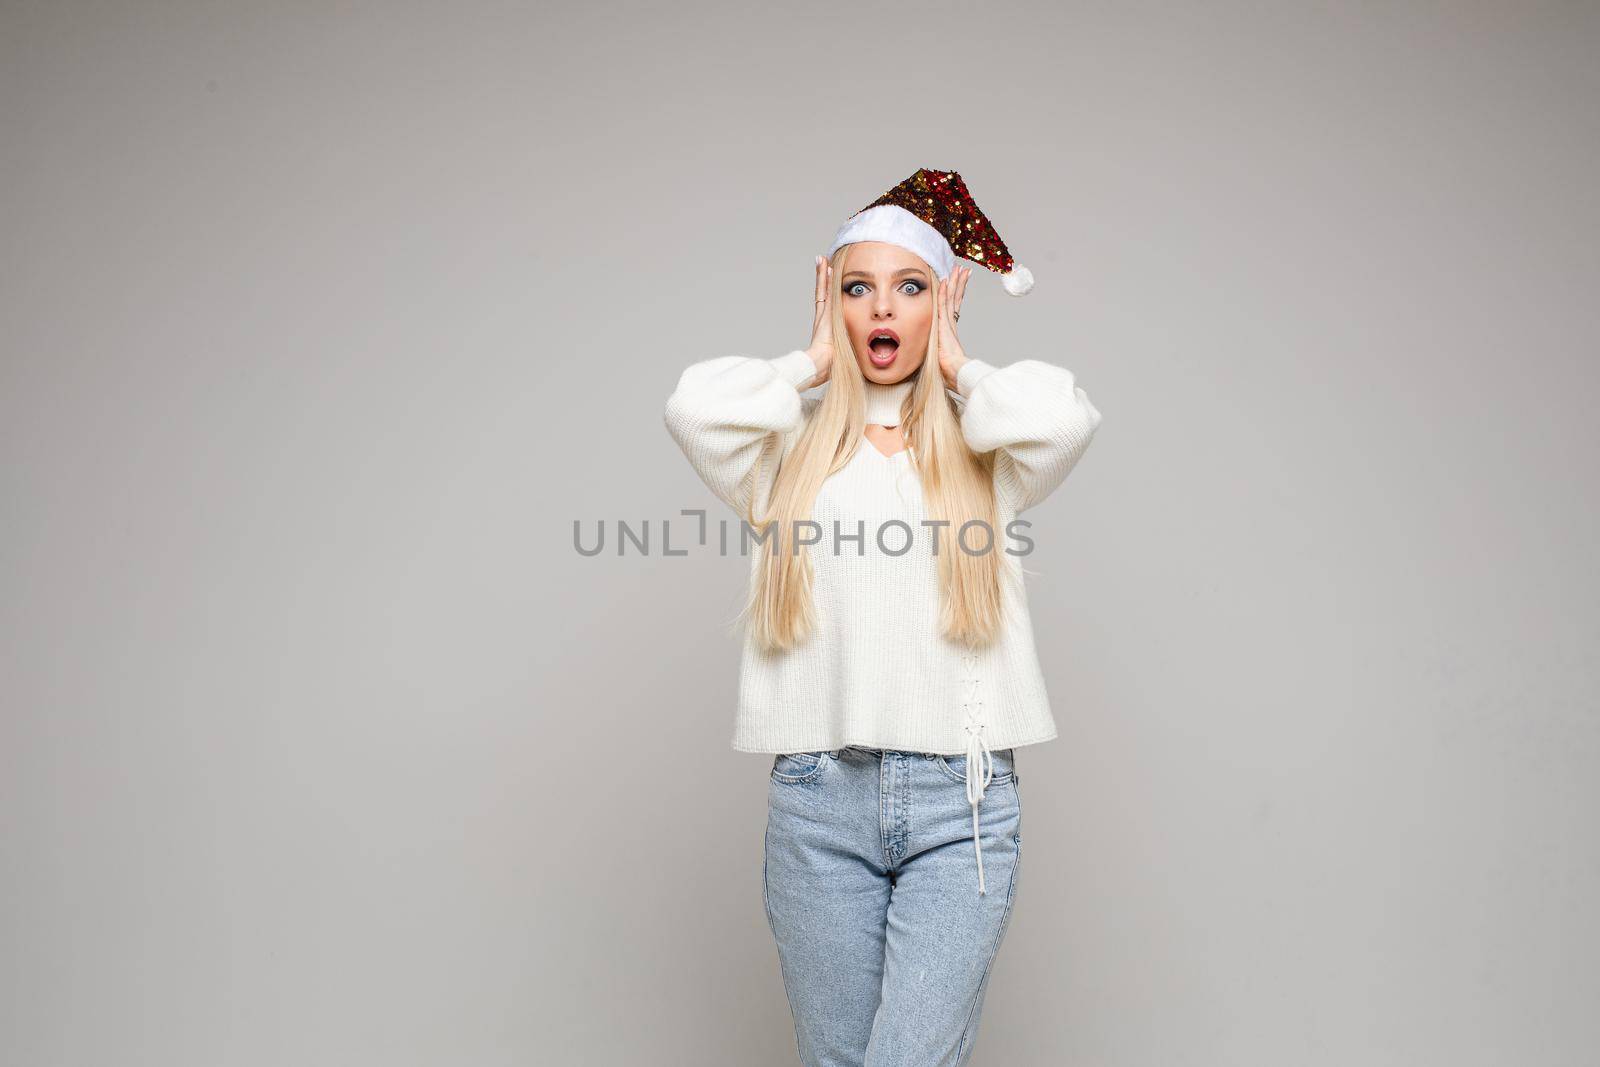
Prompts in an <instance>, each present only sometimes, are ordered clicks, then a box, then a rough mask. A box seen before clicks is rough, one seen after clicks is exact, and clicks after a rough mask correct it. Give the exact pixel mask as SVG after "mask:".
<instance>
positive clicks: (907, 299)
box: [839, 241, 936, 385]
mask: <svg viewBox="0 0 1600 1067" xmlns="http://www.w3.org/2000/svg"><path fill="white" fill-rule="evenodd" d="M843 266H844V273H843V275H842V276H841V277H840V279H839V291H840V293H839V302H840V307H841V310H842V311H843V312H844V324H845V328H846V330H847V331H848V332H849V334H850V345H851V347H852V348H854V349H855V356H856V364H857V365H858V366H859V367H860V368H861V375H862V377H864V378H866V379H867V380H868V381H873V382H878V383H880V384H883V385H893V384H894V383H895V382H898V381H901V380H903V379H904V378H906V377H907V376H908V375H910V374H912V373H914V372H915V371H916V369H917V368H918V367H920V366H922V361H923V360H924V359H926V358H927V355H928V331H929V330H930V329H931V328H932V326H933V285H934V284H935V281H936V279H935V278H934V275H933V271H932V270H930V269H929V268H928V265H927V264H926V263H924V262H923V261H922V257H920V256H918V255H917V254H916V253H914V252H908V251H906V250H905V249H904V248H901V247H900V246H899V245H891V244H884V243H883V242H881V241H862V242H859V243H857V244H853V245H849V246H847V252H846V255H845V259H844V262H843ZM884 335H888V337H889V340H881V341H878V342H877V343H876V344H874V339H875V338H878V337H880V336H884Z"/></svg>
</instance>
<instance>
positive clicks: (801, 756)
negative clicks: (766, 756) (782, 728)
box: [772, 752, 829, 783]
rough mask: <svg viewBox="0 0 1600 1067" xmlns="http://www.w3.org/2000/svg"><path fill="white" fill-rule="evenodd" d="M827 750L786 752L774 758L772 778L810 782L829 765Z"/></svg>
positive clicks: (788, 781)
mask: <svg viewBox="0 0 1600 1067" xmlns="http://www.w3.org/2000/svg"><path fill="white" fill-rule="evenodd" d="M828 762H829V760H828V754H827V753H826V752H785V753H782V754H781V755H778V756H776V757H774V758H773V761H772V780H773V781H775V782H784V783H794V782H809V781H811V780H812V779H814V778H816V777H817V775H819V774H821V773H822V768H824V767H826V766H827V765H828Z"/></svg>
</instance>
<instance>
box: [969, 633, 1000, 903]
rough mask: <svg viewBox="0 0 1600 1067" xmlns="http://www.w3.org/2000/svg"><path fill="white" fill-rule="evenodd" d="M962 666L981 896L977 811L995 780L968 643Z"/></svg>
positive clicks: (972, 653)
mask: <svg viewBox="0 0 1600 1067" xmlns="http://www.w3.org/2000/svg"><path fill="white" fill-rule="evenodd" d="M961 666H962V669H963V670H964V671H965V672H966V677H965V679H964V681H965V683H966V686H967V697H966V699H965V700H963V701H962V706H963V708H964V709H965V710H966V715H967V722H966V730H967V803H969V804H971V805H972V850H973V852H975V853H977V856H978V893H979V895H982V894H984V893H987V892H988V890H987V889H985V888H984V884H983V838H982V836H981V831H980V830H979V829H978V808H979V806H980V805H982V803H983V794H984V792H985V790H987V789H988V788H989V783H990V782H991V781H993V780H994V753H993V752H992V751H990V749H989V742H988V740H987V739H986V738H985V737H984V736H983V728H984V726H986V725H987V724H986V723H985V722H984V721H983V701H981V700H979V699H978V653H977V651H976V650H975V649H974V648H973V647H972V645H971V643H968V645H967V651H966V652H965V653H964V654H963V655H962V657H961Z"/></svg>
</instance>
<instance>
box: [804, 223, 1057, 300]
mask: <svg viewBox="0 0 1600 1067" xmlns="http://www.w3.org/2000/svg"><path fill="white" fill-rule="evenodd" d="M862 241H882V242H883V243H884V244H890V245H898V246H899V247H901V248H904V249H906V250H907V251H910V252H915V253H916V254H917V255H919V256H921V257H922V258H923V259H924V260H925V261H926V262H927V264H928V266H930V267H932V268H933V272H934V273H935V274H937V275H938V276H939V277H940V278H946V277H949V275H950V271H951V270H953V269H954V268H955V265H956V254H955V252H953V251H951V249H950V242H949V241H947V240H945V238H944V234H942V233H940V232H939V231H938V230H936V229H934V228H933V227H932V226H929V225H928V224H927V223H926V222H923V221H922V220H921V219H919V218H917V217H916V216H915V215H913V214H912V213H911V212H909V211H907V210H906V209H905V208H903V207H901V206H900V205H899V204H879V205H878V206H877V207H869V208H867V209H866V210H865V211H859V212H857V213H856V214H854V215H852V216H850V218H849V219H847V220H845V224H844V225H843V226H841V227H839V232H838V233H836V234H834V236H833V244H831V245H829V246H828V251H827V253H826V254H827V255H828V256H830V257H831V256H832V255H833V254H834V253H835V252H837V251H838V250H839V249H840V248H842V247H844V246H845V245H853V244H859V243H860V242H862ZM1029 277H1030V279H1031V277H1032V276H1031V275H1030V276H1029ZM1030 284H1031V282H1030Z"/></svg>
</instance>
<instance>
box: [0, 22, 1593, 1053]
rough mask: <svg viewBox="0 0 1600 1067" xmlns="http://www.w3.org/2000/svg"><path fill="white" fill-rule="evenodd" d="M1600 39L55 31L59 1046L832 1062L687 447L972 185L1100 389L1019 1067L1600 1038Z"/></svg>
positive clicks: (984, 338) (40, 884) (20, 95)
mask: <svg viewBox="0 0 1600 1067" xmlns="http://www.w3.org/2000/svg"><path fill="white" fill-rule="evenodd" d="M1597 29H1600V19H1597V9H1596V8H1595V6H1594V5H1586V4H1532V3H1499V4H1437V3H1428V4H1418V3H1410V4H1406V3H1401V4H1386V5H1357V4H1293V3H1288V4H1207V5H1197V4H1187V3H1172V4H1166V5H1150V4H1131V5H1130V4H1118V5H1104V4H1065V5H1063V4H1054V3H1052V4H1043V3H1041V4H1036V5H1005V4H984V5H976V4H944V3H932V4H920V5H915V6H899V5H896V6H889V5H884V6H881V7H880V6H863V5H839V6H833V5H828V4H823V5H820V6H819V5H809V6H790V7H788V8H784V9H782V10H765V9H762V8H759V7H754V6H749V5H728V6H725V7H703V8H685V7H683V6H681V5H680V6H678V7H668V6H643V5H634V6H628V7H611V6H605V7H585V8H581V9H580V8H579V7H577V6H576V5H574V6H571V7H569V8H567V9H565V10H563V9H561V8H559V7H555V6H551V5H518V4H509V3H507V4H501V5H470V4H469V5H461V4H443V3H438V4H432V5H421V4H398V5H394V4H391V5H377V4H342V5H315V4H272V5H265V4H257V5H245V4H227V3H223V4H217V3H211V4H199V3H190V4H177V3H146V4H98V5H88V4H73V3H66V4H63V3H51V4H7V5H6V6H5V8H4V13H3V15H0V122H3V127H0V144H3V145H4V153H3V158H4V163H3V181H0V198H3V199H0V226H3V229H4V233H3V240H0V271H3V281H4V285H3V304H0V316H3V325H4V334H3V336H4V342H3V343H4V358H3V363H0V435H3V436H0V439H3V442H4V448H3V468H0V472H3V479H4V481H3V490H4V495H3V501H4V523H3V527H0V573H3V577H4V599H3V608H0V611H3V616H0V618H3V631H0V687H3V689H0V699H3V709H4V711H3V719H0V830H3V835H4V838H3V849H0V894H3V905H4V907H3V912H0V914H3V919H0V923H3V927H0V946H3V948H0V1061H3V1062H5V1063H7V1064H17V1065H23V1067H33V1065H58V1064H59V1065H68V1064H71V1065H82V1064H115V1065H118V1067H134V1065H145V1064H149V1065H160V1067H176V1065H188V1064H194V1065H207V1067H209V1065H279V1064H282V1065H290V1064H292V1065H296V1067H300V1065H321V1064H328V1065H356V1064H361V1065H366V1064H372V1065H383V1067H398V1065H403V1064H419V1065H422V1064H426V1065H447V1064H448V1065H452V1067H454V1065H464V1064H471V1065H511V1064H555V1063H562V1064H569V1063H570V1064H605V1065H611V1064H616V1065H638V1064H643V1065H658V1064H663V1065H678V1064H683V1065H697V1067H699V1065H708V1064H717V1065H724V1064H725V1065H741V1067H742V1065H750V1064H786V1063H793V1062H795V1057H794V1048H793V1044H794V1035H793V1031H792V1027H791V1022H790V1019H789V1014H788V1005H787V1002H786V999H785V995H784V990H783V987H782V983H781V979H780V977H779V973H778V969H777V959H776V955H775V951H774V948H773V946H772V943H771V939H770V935H769V932H768V929H767V926H766V919H765V916H764V912H763V906H762V897H761V842H762V834H763V829H764V824H765V817H766V812H765V801H766V792H767V773H768V770H769V767H770V761H769V760H768V759H766V758H764V757H760V756H751V755H748V754H741V753H736V752H734V751H732V749H731V748H730V746H729V739H730V735H731V730H732V715H733V702H734V698H735V693H736V688H735V687H736V668H737V652H738V649H737V645H736V644H735V643H734V641H733V640H732V638H731V637H729V636H728V635H727V634H726V633H725V631H724V630H723V629H722V624H723V623H724V622H725V621H726V620H727V619H728V618H729V617H730V615H731V614H732V612H733V611H735V610H736V608H737V603H738V597H739V595H740V593H741V591H742V589H743V585H744V580H745V573H746V571H745V568H746V564H745V561H744V560H742V559H736V558H723V557H719V556H717V555H716V554H714V553H709V552H693V553H691V554H690V555H688V556H684V557H671V558H668V557H664V556H663V555H661V553H660V551H659V549H660V547H661V545H660V540H659V538H660V529H659V524H660V522H661V520H662V519H664V518H668V517H671V516H674V515H676V514H677V513H678V511H679V510H680V509H683V508H698V507H708V506H710V507H713V508H715V507H716V506H717V505H716V502H715V500H713V499H712V498H711V496H710V495H709V493H708V492H707V491H706V490H705V489H704V487H703V486H702V485H701V484H700V483H699V481H698V480H697V479H696V478H695V476H694V474H693V472H692V471H691V470H690V468H689V467H688V465H687V463H686V462H685V461H684V459H683V457H682V456H681V455H680V454H679V453H678V451H677V450H676V448H675V446H674V445H673V444H672V441H671V440H670V438H669V437H668V436H667V434H666V431H665V429H664V427H663V425H662V421H661V412H662V406H663V403H664V401H665V400H666V397H667V394H668V393H669V392H670V391H671V389H672V387H673V384H674V383H675V381H676V379H677V375H678V373H679V371H680V370H681V369H682V368H683V367H684V366H685V365H687V364H688V363H689V362H691V361H693V360H698V359H704V358H708V357H711V356H715V355H721V354H729V353H743V354H749V355H757V356H775V355H780V354H782V353H783V352H785V351H788V350H790V349H792V348H795V347H800V346H802V345H803V344H804V343H805V341H806V338H807V336H808V335H807V330H808V328H809V324H810V312H811V292H810V289H811V273H810V272H811V266H810V264H811V257H812V256H813V255H814V254H816V253H817V252H819V251H820V250H821V249H822V247H823V246H824V244H825V242H826V240H827V238H828V237H829V236H831V234H832V233H833V230H834V228H835V227H836V226H837V225H838V224H839V223H840V222H841V221H842V220H843V218H844V217H845V216H846V215H847V214H849V213H850V212H852V211H854V210H856V209H857V208H859V207H860V206H861V205H862V204H864V203H866V202H867V201H868V200H870V199H871V198H872V197H874V196H876V195H877V194H878V193H879V192H881V191H882V190H883V189H885V188H887V187H888V186H889V185H891V184H893V183H894V182H897V181H899V180H900V179H901V178H903V177H904V176H905V175H907V174H908V173H910V172H911V171H912V170H913V169H915V168H916V167H918V166H928V167H936V168H945V169H955V170H959V171H961V172H962V174H963V175H964V176H965V177H966V178H967V180H968V182H969V183H970V184H971V186H972V189H973V191H974V193H975V195H976V196H977V198H978V199H979V202H980V203H982V205H983V206H984V208H985V210H986V211H987V212H988V213H989V214H990V215H991V216H992V217H993V219H994V220H995V222H996V224H997V225H998V226H999V228H1000V230H1001V233H1002V234H1003V235H1004V236H1005V238H1006V239H1007V240H1008V241H1009V242H1010V244H1011V247H1012V249H1013V251H1014V252H1015V253H1016V254H1017V255H1018V257H1019V258H1020V259H1021V260H1022V262H1024V263H1026V264H1028V265H1029V266H1030V267H1031V268H1033V270H1034V272H1035V274H1036V275H1037V278H1038V284H1037V287H1036V289H1035V290H1034V292H1033V293H1032V294H1031V295H1030V296H1028V297H1027V298H1025V299H1022V300H1016V299H1013V298H1010V297H1008V296H1006V295H1005V294H1004V293H1003V292H1002V291H1001V290H1000V288H999V286H998V284H996V279H995V278H994V277H993V276H992V275H987V274H985V273H983V272H979V273H978V274H977V275H975V276H974V278H973V280H972V283H971V285H970V286H969V290H968V296H967V310H966V311H965V314H964V315H963V323H962V337H963V341H964V343H965V345H966V347H967V350H968V352H969V353H971V354H973V355H976V356H980V357H982V358H984V359H987V360H990V361H993V362H996V363H1002V364H1004V363H1009V362H1011V361H1013V360H1016V359H1022V358H1030V357H1031V358H1040V359H1046V360H1051V361H1054V362H1057V363H1060V364H1062V365H1065V366H1068V367H1070V368H1071V369H1072V370H1073V371H1075V372H1076V373H1077V374H1078V376H1079V381H1080V384H1082V385H1083V386H1084V387H1085V388H1086V389H1087V390H1088V391H1089V393H1090V395H1091V396H1092V397H1093V399H1094V401H1095V402H1096V404H1097V405H1098V406H1099V407H1100V409H1101V411H1102V412H1103V414H1104V417H1105V422H1104V425H1103V427H1102V430H1101V433H1100V435H1099V436H1098V437H1097V439H1096V441H1095V443H1094V445H1093V447H1092V448H1091V449H1090V451H1089V453H1088V455H1087V456H1086V458H1085V460H1084V461H1083V463H1082V464H1081V465H1080V466H1079V468H1078V469H1077V470H1076V471H1075V473H1074V474H1073V475H1072V477H1071V478H1070V479H1069V480H1068V482H1067V484H1066V485H1065V486H1064V488H1063V490H1062V491H1061V492H1059V493H1058V494H1057V495H1055V496H1054V497H1053V498H1052V499H1051V500H1050V501H1049V502H1048V503H1047V504H1046V505H1045V506H1044V507H1042V508H1040V509H1038V511H1037V512H1036V513H1034V514H1033V515H1032V518H1033V519H1034V522H1035V527H1034V531H1033V533H1034V536H1035V538H1036V542H1037V545H1038V548H1037V551H1036V552H1035V553H1034V555H1033V556H1032V557H1031V558H1030V560H1029V563H1028V565H1029V568H1030V570H1031V571H1033V572H1034V577H1033V579H1032V585H1031V599H1032V603H1033V609H1034V613H1035V614H1034V618H1035V624H1036V628H1037V632H1038V638H1039V642H1040V649H1041V653H1042V657H1043V659H1044V662H1045V669H1046V672H1047V678H1048V682H1049V684H1050V687H1051V693H1052V698H1053V703H1054V709H1055V714H1056V716H1057V720H1058V723H1059V725H1060V729H1061V736H1060V737H1059V738H1058V739H1057V740H1056V741H1054V742H1052V743H1050V744H1048V745H1041V746H1037V747H1033V748H1029V749H1024V750H1022V751H1021V752H1020V753H1019V756H1020V767H1022V768H1025V769H1026V770H1025V776H1026V778H1027V780H1028V790H1027V795H1026V809H1025V815H1024V819H1025V822H1026V825H1027V826H1028V829H1029V833H1030V846H1029V850H1028V857H1027V860H1026V864H1025V869H1024V870H1023V871H1022V872H1021V876H1020V881H1019V885H1018V894H1017V901H1016V910H1015V912H1014V915H1013V920H1012V925H1011V928H1010V932H1009V934H1008V937H1007V941H1006V943H1005V945H1004V946H1003V948H1002V950H1001V953H1000V956H999V958H998V960H997V963H996V970H995V973H994V977H993V981H992V983H991V986H990V992H989V1000H988V1005H987V1010H986V1012H985V1016H984V1020H983V1027H982V1031H981V1034H980V1039H979V1045H978V1053H977V1056H976V1058H975V1060H974V1061H973V1062H974V1063H975V1064H998V1063H1014V1064H1041V1065H1043V1064H1082V1065H1098V1067H1111V1065H1115V1067H1175V1065H1196V1067H1232V1065H1238V1067H1258V1065H1264V1064H1295V1065H1307V1067H1309V1065H1327V1067H1349V1065H1351V1064H1360V1065H1363V1067H1368V1065H1390V1064H1393V1065H1439V1067H1468V1065H1484V1067H1488V1065H1504V1064H1513V1063H1514V1064H1518V1065H1519V1067H1520V1065H1541V1067H1543V1065H1549V1067H1555V1065H1563V1067H1566V1065H1570V1067H1577V1065H1579V1064H1588V1063H1593V1062H1594V1055H1595V1054H1594V1048H1595V1047H1596V1044H1597V1042H1600V1015H1597V1013H1596V1012H1595V1011H1594V1006H1595V1004H1596V1002H1597V998H1600V979H1597V975H1596V967H1597V956H1600V920H1597V918H1596V912H1595V906H1594V905H1595V901H1596V899H1597V895H1600V825H1597V818H1596V813H1597V810H1600V807H1597V806H1600V792H1597V786H1596V769H1597V760H1600V730H1597V698H1596V695H1595V693H1596V687H1595V683H1596V677H1595V675H1596V670H1595V653H1594V647H1595V643H1596V640H1597V638H1600V634H1597V632H1596V630H1597V623H1596V609H1597V602H1600V601H1597V594H1600V586H1597V582H1596V577H1595V571H1594V569H1593V567H1592V562H1593V561H1592V555H1593V552H1592V546H1593V542H1594V536H1595V534H1594V531H1595V520H1596V514H1597V508H1596V503H1597V501H1596V488H1595V484H1596V479H1595V469H1594V467H1595V464H1594V459H1595V456H1596V454H1597V445H1600V441H1597V437H1600V431H1597V428H1596V427H1597V421H1596V419H1595V418H1594V414H1593V406H1594V403H1595V397H1596V386H1597V384H1600V381H1597V374H1596V370H1595V359H1596V356H1597V349H1600V345H1597V340H1600V312H1597V306H1600V305H1597V304H1596V302H1595V299H1594V298H1595V294H1596V292H1597V289H1600V286H1597V282H1600V269H1597V268H1600V253H1597V247H1600V245H1597V239H1600V204H1597V197H1596V192H1595V190H1596V188H1597V183H1596V181H1595V174H1596V166H1597V164H1600V152H1597V127H1596V126H1595V124H1594V122H1593V104H1594V101H1595V99H1596V98H1597V95H1600V73H1597V71H1600V68H1597V66H1596V64H1595V63H1594V61H1593V60H1594V56H1595V54H1596V50H1597V48H1600V34H1597ZM714 514H720V512H714ZM602 519H604V520H607V521H608V522H610V523H615V522H616V521H617V520H618V519H628V520H630V521H632V522H633V523H634V524H635V525H636V526H637V525H638V524H640V523H642V522H645V521H646V520H648V521H650V522H651V524H652V528H653V533H654V540H653V541H652V544H651V548H652V551H651V553H650V554H649V555H647V556H646V555H641V554H638V553H630V554H629V555H627V556H625V557H621V558H619V557H618V556H616V555H615V554H614V553H608V554H606V555H604V556H601V557H596V558H585V557H582V556H580V555H578V553H577V552H576V551H575V550H574V548H573V541H572V523H573V521H574V520H581V521H583V522H585V523H589V524H593V523H597V522H598V521H600V520H602Z"/></svg>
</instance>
